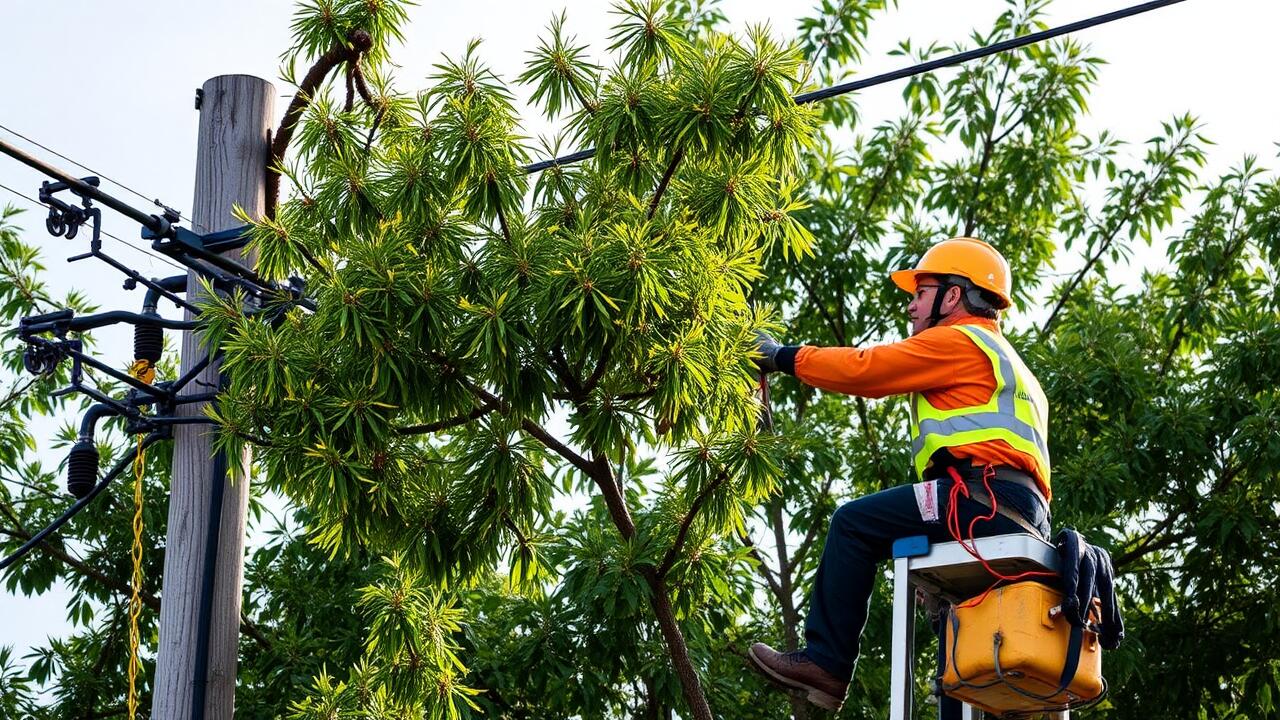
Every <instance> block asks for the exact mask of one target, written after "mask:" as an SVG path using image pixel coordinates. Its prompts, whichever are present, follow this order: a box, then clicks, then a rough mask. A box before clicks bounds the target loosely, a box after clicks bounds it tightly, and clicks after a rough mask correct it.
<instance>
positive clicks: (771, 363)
mask: <svg viewBox="0 0 1280 720" xmlns="http://www.w3.org/2000/svg"><path fill="white" fill-rule="evenodd" d="M781 349H782V343H780V342H778V341H777V340H775V339H774V338H773V337H772V336H770V335H768V334H766V333H763V332H760V331H758V330H757V331H756V352H758V353H760V357H755V358H752V360H754V361H755V364H756V367H758V368H760V371H761V372H767V373H771V372H778V370H779V368H778V351H779V350H781Z"/></svg>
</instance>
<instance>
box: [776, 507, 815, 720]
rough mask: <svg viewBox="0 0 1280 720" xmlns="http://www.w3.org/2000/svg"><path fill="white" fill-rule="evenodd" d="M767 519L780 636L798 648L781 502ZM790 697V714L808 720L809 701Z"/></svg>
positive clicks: (793, 694)
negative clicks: (774, 557) (774, 553)
mask: <svg viewBox="0 0 1280 720" xmlns="http://www.w3.org/2000/svg"><path fill="white" fill-rule="evenodd" d="M769 516H770V517H769V520H770V522H771V523H772V525H773V538H774V542H775V544H776V545H777V549H778V586H779V588H780V589H781V592H780V593H778V607H779V608H780V609H781V610H782V638H783V640H784V641H785V642H786V644H787V647H786V649H787V652H792V651H794V650H799V649H800V637H799V635H798V634H797V633H796V628H797V627H799V626H800V614H799V613H798V612H796V601H795V592H794V591H793V590H792V587H791V558H790V557H789V556H788V552H787V540H786V532H785V530H784V528H783V518H782V502H781V501H778V502H775V503H774V504H773V505H772V506H771V507H770V508H769ZM788 696H789V697H790V699H791V716H792V717H793V718H795V720H809V701H808V700H806V699H805V698H804V697H802V696H801V694H800V693H798V692H791V693H788Z"/></svg>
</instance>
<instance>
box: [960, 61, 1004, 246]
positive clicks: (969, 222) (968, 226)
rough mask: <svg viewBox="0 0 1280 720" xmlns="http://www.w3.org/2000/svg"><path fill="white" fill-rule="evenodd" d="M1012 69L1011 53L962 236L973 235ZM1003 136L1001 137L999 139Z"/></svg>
mask: <svg viewBox="0 0 1280 720" xmlns="http://www.w3.org/2000/svg"><path fill="white" fill-rule="evenodd" d="M1012 68H1013V55H1012V53H1006V54H1005V61H1004V75H1003V76H1002V77H1001V78H1000V87H999V89H998V90H997V91H996V103H995V106H994V107H992V109H991V122H990V123H988V124H987V136H986V138H985V139H984V140H983V141H982V160H981V161H980V162H979V163H978V174H977V177H975V178H974V181H973V191H972V192H970V193H969V202H968V203H966V212H965V219H964V234H965V235H972V234H973V225H974V216H976V215H977V212H978V206H977V200H978V193H979V191H981V189H982V179H983V177H985V176H986V174H987V166H988V165H989V164H990V163H991V156H992V154H994V151H995V147H996V141H995V140H994V138H993V136H994V135H995V132H996V123H998V122H1000V103H1002V102H1003V101H1004V88H1005V82H1006V81H1008V79H1009V71H1010V70H1011V69H1012ZM1003 137H1004V136H1003V135H1002V136H1001V138H1003Z"/></svg>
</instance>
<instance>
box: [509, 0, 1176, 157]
mask: <svg viewBox="0 0 1280 720" xmlns="http://www.w3.org/2000/svg"><path fill="white" fill-rule="evenodd" d="M1184 1H1185V0H1151V2H1145V3H1141V4H1139V5H1134V6H1132V7H1127V8H1123V9H1121V10H1115V11H1113V12H1109V13H1104V14H1102V15H1095V16H1094V17H1091V18H1086V19H1084V20H1077V21H1076V22H1073V23H1067V24H1066V25H1061V26H1059V27H1056V28H1050V29H1048V30H1042V31H1040V32H1037V33H1031V34H1029V35H1022V36H1020V37H1016V38H1011V39H1009V40H1004V41H1001V42H998V43H994V44H992V45H987V46H985V47H980V48H975V49H973V50H965V51H964V52H959V53H955V54H954V55H948V56H946V57H942V58H937V59H935V60H928V61H925V62H922V63H918V64H916V65H911V66H909V67H905V68H900V69H898V70H892V71H890V72H887V73H881V74H880V75H875V76H872V77H869V78H866V79H864V80H854V81H852V82H847V83H843V84H841V85H834V86H832V87H829V88H823V89H821V90H814V91H812V92H807V93H802V94H800V95H796V96H795V97H794V98H792V99H793V100H794V101H795V103H796V104H797V105H806V104H808V103H812V102H817V101H819V100H827V99H829V98H833V97H836V96H837V95H844V94H846V93H851V92H853V91H855V90H862V89H864V88H869V87H871V86H873V85H882V84H884V83H887V82H892V81H894V80H901V79H902V78H905V77H911V76H912V75H919V74H921V73H926V72H930V71H932V70H937V69H938V68H944V67H948V66H951V65H959V64H961V63H965V62H968V61H970V60H977V59H978V58H984V57H987V56H988V55H995V54H997V53H1001V52H1004V51H1006V50H1013V49H1016V48H1020V47H1024V46H1026V45H1032V44H1035V43H1038V42H1042V41H1044V40H1049V39H1051V38H1055V37H1058V36H1059V35H1065V34H1067V33H1071V32H1076V31H1077V30H1084V29H1086V28H1091V27H1094V26H1096V25H1104V24H1106V23H1109V22H1114V21H1116V20H1120V19H1122V18H1127V17H1130V16H1133V15H1138V14H1141V13H1145V12H1150V11H1151V10H1157V9H1159V8H1162V7H1166V6H1168V5H1175V4H1177V3H1180V2H1184ZM595 154H596V150H595V148H588V149H586V150H579V151H577V152H575V153H571V154H569V155H565V156H563V157H558V158H555V159H552V160H541V161H539V162H536V163H532V164H530V165H526V166H525V167H524V171H525V173H527V174H533V173H537V172H542V171H543V170H546V169H547V168H549V167H553V166H556V165H570V164H572V163H576V162H579V161H581V160H587V159H589V158H591V157H594V156H595Z"/></svg>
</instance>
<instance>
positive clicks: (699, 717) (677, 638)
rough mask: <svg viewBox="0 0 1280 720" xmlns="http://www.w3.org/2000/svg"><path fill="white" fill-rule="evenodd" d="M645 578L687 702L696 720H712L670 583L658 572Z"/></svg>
mask: <svg viewBox="0 0 1280 720" xmlns="http://www.w3.org/2000/svg"><path fill="white" fill-rule="evenodd" d="M642 572H643V574H644V579H645V580H646V581H647V582H648V583H649V589H650V590H651V591H652V592H653V596H652V600H651V601H650V604H651V605H652V606H653V614H654V616H655V617H657V619H658V628H659V629H660V630H661V631H662V639H663V640H665V641H666V643H667V652H668V653H670V655H671V665H672V666H673V667H674V668H675V670H676V675H678V676H679V677H680V688H681V689H682V690H683V691H684V699H685V702H687V703H688V704H689V711H690V712H691V713H693V717H694V718H696V720H712V715H711V706H709V705H708V704H707V696H706V695H705V694H704V693H703V692H702V681H701V680H700V679H699V678H698V671H697V669H696V668H694V667H693V661H692V660H690V659H689V645H688V644H687V643H686V642H685V641H684V633H682V632H681V631H680V625H679V624H678V623H677V622H676V612H675V609H674V608H672V607H671V597H670V596H669V595H668V593H667V583H666V581H664V580H663V579H662V578H661V577H659V576H658V573H657V571H656V570H655V569H652V568H650V569H646V570H644V571H642Z"/></svg>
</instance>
